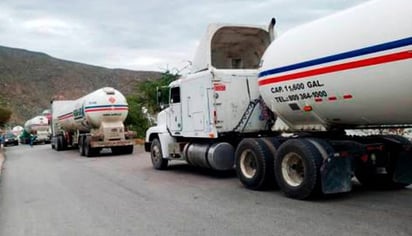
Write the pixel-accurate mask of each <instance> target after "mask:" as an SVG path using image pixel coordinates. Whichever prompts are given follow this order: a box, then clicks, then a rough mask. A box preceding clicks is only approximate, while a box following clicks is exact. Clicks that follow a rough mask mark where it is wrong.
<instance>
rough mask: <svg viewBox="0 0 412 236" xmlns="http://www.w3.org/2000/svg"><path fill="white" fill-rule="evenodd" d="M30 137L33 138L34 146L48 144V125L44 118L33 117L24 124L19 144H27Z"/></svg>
mask: <svg viewBox="0 0 412 236" xmlns="http://www.w3.org/2000/svg"><path fill="white" fill-rule="evenodd" d="M32 136H34V137H35V138H34V137H33V138H34V140H33V143H35V144H39V143H50V125H49V119H47V117H46V116H43V115H40V116H35V117H33V118H31V119H30V120H28V121H26V123H24V131H23V134H22V135H21V136H20V142H21V143H24V144H28V143H30V139H31V138H32Z"/></svg>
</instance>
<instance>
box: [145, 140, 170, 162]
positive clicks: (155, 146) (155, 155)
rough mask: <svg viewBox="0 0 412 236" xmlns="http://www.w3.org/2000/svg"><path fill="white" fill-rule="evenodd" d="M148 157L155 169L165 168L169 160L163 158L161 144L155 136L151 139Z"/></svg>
mask: <svg viewBox="0 0 412 236" xmlns="http://www.w3.org/2000/svg"><path fill="white" fill-rule="evenodd" d="M150 157H151V159H152V164H153V168H155V169H156V170H165V169H166V168H167V164H168V162H169V160H167V159H165V158H163V156H162V146H161V145H160V141H159V139H157V138H155V139H153V140H152V145H151V146H150Z"/></svg>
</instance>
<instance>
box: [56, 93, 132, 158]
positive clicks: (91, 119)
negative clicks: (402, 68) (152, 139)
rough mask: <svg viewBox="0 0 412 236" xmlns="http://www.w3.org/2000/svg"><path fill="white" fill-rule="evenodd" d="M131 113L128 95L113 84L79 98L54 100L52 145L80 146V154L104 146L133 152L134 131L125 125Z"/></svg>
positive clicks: (91, 153)
mask: <svg viewBox="0 0 412 236" xmlns="http://www.w3.org/2000/svg"><path fill="white" fill-rule="evenodd" d="M127 113H128V104H127V101H126V98H125V97H124V96H123V94H121V93H120V92H119V91H117V90H116V89H114V88H111V87H105V88H102V89H99V90H96V91H94V92H92V93H89V94H87V95H85V96H84V97H81V98H79V99H77V100H53V101H52V104H51V114H52V148H54V149H56V150H57V151H60V150H65V149H67V148H69V147H78V148H79V152H80V155H82V156H87V157H90V156H94V155H97V154H99V152H100V150H101V149H102V148H111V150H112V153H114V154H129V153H132V152H133V145H134V140H133V137H134V132H131V131H126V130H125V127H124V125H123V122H124V120H125V119H126V117H127Z"/></svg>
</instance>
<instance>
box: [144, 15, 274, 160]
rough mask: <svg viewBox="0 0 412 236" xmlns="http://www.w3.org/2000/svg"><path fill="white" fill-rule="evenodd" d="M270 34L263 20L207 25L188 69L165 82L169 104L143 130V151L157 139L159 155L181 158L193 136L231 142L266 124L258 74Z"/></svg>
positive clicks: (260, 128) (202, 140)
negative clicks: (184, 73)
mask: <svg viewBox="0 0 412 236" xmlns="http://www.w3.org/2000/svg"><path fill="white" fill-rule="evenodd" d="M273 24H274V22H273ZM271 35H273V32H270V30H268V28H267V27H262V26H252V25H230V24H211V25H209V27H208V29H207V31H206V33H205V35H204V36H203V38H202V40H201V41H200V43H199V46H198V49H197V51H196V54H195V57H194V60H193V62H192V66H191V72H190V73H189V74H188V75H186V76H182V77H181V78H179V79H178V80H176V81H173V82H172V83H171V84H170V85H169V97H168V101H167V103H168V107H167V108H166V109H164V110H163V111H161V112H160V113H159V115H158V118H157V125H156V126H154V127H151V128H149V129H148V130H147V132H146V140H145V141H146V145H145V147H146V151H150V149H151V146H152V142H153V140H155V139H157V141H156V142H159V143H160V147H161V158H163V159H174V158H177V159H184V155H185V154H184V150H183V149H184V147H185V145H186V144H188V143H190V142H193V141H194V140H196V142H197V141H200V142H201V143H202V142H209V141H210V140H214V141H212V143H213V142H217V141H227V142H229V141H228V140H230V139H231V140H232V141H235V140H234V139H232V137H233V136H234V134H236V133H240V132H241V133H256V132H259V131H262V130H265V129H268V124H267V121H268V120H267V119H265V115H264V114H262V113H263V110H264V109H263V107H264V106H263V104H262V103H261V100H260V99H259V92H258V85H257V75H258V68H259V65H260V60H261V57H262V56H263V53H264V51H265V50H266V48H267V47H268V46H269V44H270V42H271V40H272V39H273V36H271Z"/></svg>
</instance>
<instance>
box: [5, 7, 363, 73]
mask: <svg viewBox="0 0 412 236" xmlns="http://www.w3.org/2000/svg"><path fill="white" fill-rule="evenodd" d="M365 1H367V0H198V1H190V0H169V1H165V0H163V1H160V0H145V1H142V0H0V45H1V46H7V47H14V48H23V49H27V50H31V51H38V52H44V53H47V54H49V55H50V56H53V57H57V58H60V59H65V60H70V61H76V62H82V63H87V64H92V65H97V66H104V67H109V68H124V69H133V70H155V71H164V70H166V69H170V70H174V69H180V68H182V67H183V66H184V65H185V63H186V61H187V60H191V59H192V57H193V54H194V52H195V50H196V46H197V43H198V40H199V39H200V38H201V36H202V35H203V33H204V32H205V30H206V27H207V25H208V24H209V23H216V22H219V23H241V24H261V25H267V24H268V23H269V20H270V19H271V17H276V19H277V30H278V31H279V32H280V33H282V32H285V31H286V30H288V29H290V28H292V27H294V26H297V25H299V24H303V23H305V22H308V21H312V20H314V19H317V18H320V17H322V16H325V15H329V14H332V13H334V12H336V11H339V10H343V9H346V8H349V7H351V6H354V5H357V4H360V3H362V2H365Z"/></svg>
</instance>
